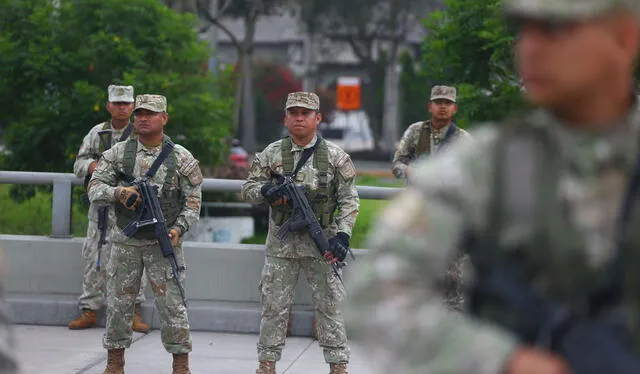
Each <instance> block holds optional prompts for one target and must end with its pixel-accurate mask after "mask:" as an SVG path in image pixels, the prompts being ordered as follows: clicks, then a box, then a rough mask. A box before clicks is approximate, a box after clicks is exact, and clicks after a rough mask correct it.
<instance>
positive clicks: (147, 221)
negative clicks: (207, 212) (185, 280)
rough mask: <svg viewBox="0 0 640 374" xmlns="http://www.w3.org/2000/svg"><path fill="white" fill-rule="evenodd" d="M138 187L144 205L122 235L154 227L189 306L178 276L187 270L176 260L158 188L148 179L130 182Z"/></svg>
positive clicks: (133, 200)
mask: <svg viewBox="0 0 640 374" xmlns="http://www.w3.org/2000/svg"><path fill="white" fill-rule="evenodd" d="M121 177H122V178H123V179H124V180H127V179H129V180H130V179H131V178H127V177H126V176H121ZM130 183H131V184H132V185H133V186H135V187H136V190H138V193H139V194H140V197H141V198H142V204H140V205H139V206H138V207H137V208H136V212H137V213H138V217H137V219H136V220H134V221H131V222H129V224H128V225H127V226H126V227H125V228H124V229H123V230H122V233H123V234H124V235H126V236H128V237H132V236H134V235H135V234H136V232H138V230H139V229H140V228H141V227H145V226H150V225H153V230H154V236H155V238H156V239H157V240H158V244H159V245H160V249H161V250H162V255H163V256H164V257H166V258H167V259H168V260H169V263H170V264H171V270H172V272H173V279H174V280H175V281H176V284H177V285H178V289H179V290H180V296H182V303H183V304H184V306H185V307H186V306H187V298H186V296H185V292H184V288H183V287H182V283H180V278H179V277H178V275H179V274H180V272H181V271H184V270H186V269H185V267H184V266H178V261H177V260H176V254H175V252H174V250H173V245H172V244H171V240H169V232H168V230H167V226H166V221H165V218H164V214H163V213H162V209H161V207H160V200H159V199H158V186H153V185H151V183H149V180H148V179H146V178H142V179H138V180H134V181H132V182H130ZM135 200H136V196H130V197H129V200H127V201H126V204H125V205H127V206H130V205H131V204H133V203H134V202H135Z"/></svg>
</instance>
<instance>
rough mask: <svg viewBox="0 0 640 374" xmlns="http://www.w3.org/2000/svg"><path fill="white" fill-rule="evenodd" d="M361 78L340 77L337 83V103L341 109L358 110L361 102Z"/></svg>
mask: <svg viewBox="0 0 640 374" xmlns="http://www.w3.org/2000/svg"><path fill="white" fill-rule="evenodd" d="M360 96H361V93H360V78H358V77H339V78H338V84H337V92H336V97H337V104H336V107H337V108H338V109H339V110H358V109H360V107H361V103H360Z"/></svg>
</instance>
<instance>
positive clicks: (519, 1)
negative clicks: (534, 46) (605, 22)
mask: <svg viewBox="0 0 640 374" xmlns="http://www.w3.org/2000/svg"><path fill="white" fill-rule="evenodd" d="M616 8H620V9H628V10H631V11H634V12H638V11H640V2H639V1H638V0H503V10H504V12H505V14H506V15H507V16H515V17H525V18H543V19H586V18H591V17H596V16H599V15H601V14H605V13H607V12H608V11H610V10H613V9H616Z"/></svg>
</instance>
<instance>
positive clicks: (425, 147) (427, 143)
mask: <svg viewBox="0 0 640 374" xmlns="http://www.w3.org/2000/svg"><path fill="white" fill-rule="evenodd" d="M424 153H426V154H430V153H431V121H424V122H422V126H420V137H419V138H418V145H417V147H416V156H420V155H422V154H424Z"/></svg>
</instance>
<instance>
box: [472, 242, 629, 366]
mask: <svg viewBox="0 0 640 374" xmlns="http://www.w3.org/2000/svg"><path fill="white" fill-rule="evenodd" d="M474 241H475V239H470V242H471V243H473V242H474ZM469 248H470V250H469V254H470V257H471V261H472V262H473V264H474V268H475V270H476V282H475V284H473V285H472V287H471V295H470V296H471V298H470V311H471V313H472V314H474V315H479V316H480V317H486V315H483V314H482V306H483V304H489V305H494V306H496V305H497V306H499V310H500V312H499V313H500V315H499V316H493V315H492V317H496V319H497V320H500V319H503V320H502V321H498V323H500V324H502V325H503V327H506V328H507V329H508V330H510V331H511V332H512V333H514V334H515V335H517V336H518V337H519V338H520V340H521V341H522V342H523V343H524V344H528V345H534V346H537V347H540V348H542V349H546V350H548V351H551V352H555V353H556V354H558V355H559V356H561V357H563V358H564V359H565V361H566V362H567V363H568V366H569V368H570V369H571V372H572V373H573V374H601V373H607V374H633V373H640V359H639V358H638V357H637V356H636V354H635V352H633V350H632V347H633V345H634V344H633V343H634V342H632V337H631V336H630V334H629V333H628V332H627V331H626V330H625V327H624V322H625V321H612V320H606V319H605V318H603V317H602V315H601V314H602V313H598V311H599V309H603V308H602V307H603V306H604V308H606V305H615V303H612V301H614V300H613V299H616V300H617V301H618V302H619V301H620V295H619V294H617V293H616V292H615V290H610V291H612V292H610V293H609V294H608V295H607V292H601V293H600V294H598V295H597V296H599V297H600V298H601V299H600V300H596V298H592V299H587V300H584V301H585V302H583V303H580V304H578V305H564V304H563V303H559V302H556V301H553V300H551V299H550V298H548V297H546V296H545V295H543V294H542V293H541V292H537V290H536V289H534V288H533V287H532V286H531V285H530V284H529V282H528V281H527V280H526V279H525V278H524V277H523V272H522V271H521V270H520V269H519V267H518V266H516V264H514V263H511V262H510V261H509V259H508V258H507V257H506V255H505V254H494V252H493V250H485V249H483V247H482V246H476V245H475V244H471V247H469ZM599 291H603V290H599ZM594 296H596V294H594ZM598 304H600V305H598ZM507 321H509V322H507ZM616 322H620V323H616Z"/></svg>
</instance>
